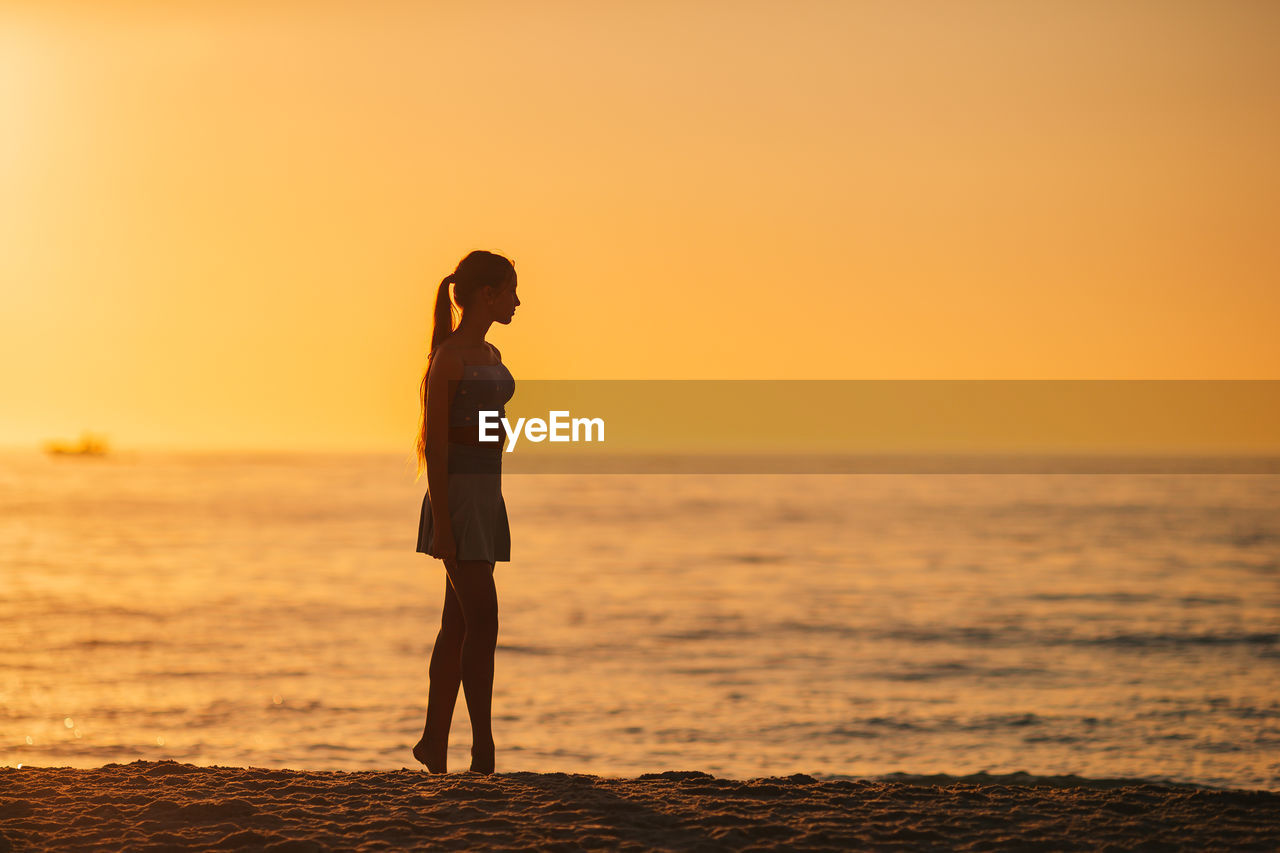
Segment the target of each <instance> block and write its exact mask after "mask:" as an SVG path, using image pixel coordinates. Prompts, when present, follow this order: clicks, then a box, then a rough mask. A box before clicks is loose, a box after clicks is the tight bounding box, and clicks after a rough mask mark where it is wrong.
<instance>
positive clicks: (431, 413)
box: [413, 250, 520, 773]
mask: <svg viewBox="0 0 1280 853" xmlns="http://www.w3.org/2000/svg"><path fill="white" fill-rule="evenodd" d="M450 284H452V285H453V296H454V299H455V300H456V302H457V304H458V306H459V308H460V311H461V315H460V319H459V321H458V327H457V328H456V329H455V328H453V308H452V304H451V302H450V299H449V285H450ZM519 304H520V299H519V298H518V297H517V296H516V271H515V266H514V265H512V263H511V261H509V260H507V259H506V258H504V257H502V256H501V255H496V254H493V253H491V252H484V251H479V250H477V251H474V252H471V253H470V254H468V255H467V256H466V257H465V258H463V259H462V261H461V262H460V263H459V264H458V267H457V269H455V270H454V271H453V273H451V274H450V275H448V276H446V277H445V279H444V280H443V281H441V282H440V289H439V291H438V292H437V293H436V307H435V318H434V328H433V329H432V333H431V354H430V355H429V356H428V357H427V369H426V371H425V372H424V373H423V376H422V387H421V388H420V397H421V402H422V419H421V422H420V424H419V430H418V442H417V457H418V477H421V476H422V472H423V470H424V469H425V470H426V472H427V493H426V495H424V496H423V499H422V515H421V518H420V520H419V524H418V551H420V552H422V553H424V554H428V555H430V556H432V557H435V558H437V559H440V560H443V561H444V567H445V584H444V613H443V615H442V616H441V619H440V633H438V634H437V635H436V642H435V647H434V648H433V649H432V650H431V666H430V678H431V683H430V688H429V690H428V696H427V719H426V724H425V726H424V728H423V732H422V740H420V741H418V743H417V745H416V746H414V748H413V756H414V758H416V759H418V760H419V761H421V762H422V763H423V764H425V765H426V766H427V769H428V770H429V771H431V772H432V773H444V772H445V770H446V760H447V756H448V751H449V724H450V723H451V722H452V720H453V708H454V704H455V703H456V701H457V698H458V686H459V683H461V685H462V688H463V691H464V692H465V694H466V699H467V713H468V715H469V716H470V717H471V735H472V746H471V767H470V769H471V771H472V772H476V773H492V772H493V770H494V744H493V726H492V713H491V706H492V700H493V655H494V649H495V648H496V647H497V642H498V593H497V588H496V587H495V586H494V582H493V568H494V563H495V562H497V561H504V562H506V561H509V560H510V559H511V530H510V527H509V526H508V524H507V506H506V503H505V502H504V501H503V499H502V448H503V444H504V441H505V439H506V435H505V434H504V435H502V437H501V439H499V440H497V441H492V440H490V441H481V440H480V430H479V420H480V418H479V414H480V412H483V411H497V412H498V413H499V415H498V416H499V417H502V416H504V415H505V414H506V410H505V409H504V408H503V404H504V403H506V402H507V401H508V400H510V399H511V396H512V394H514V393H515V379H514V378H512V376H511V374H510V373H509V372H508V371H507V368H506V367H505V366H504V365H503V364H502V353H500V352H499V351H498V348H497V347H495V346H493V344H490V343H487V342H486V341H485V339H484V338H485V334H486V333H487V332H488V331H489V326H491V325H492V324H493V323H495V322H498V323H502V324H503V325H506V324H508V323H510V322H511V318H512V316H513V315H514V314H515V310H516V306H517V305H519ZM491 423H492V422H491ZM499 423H500V422H499ZM498 432H503V430H502V428H501V426H499V427H498ZM489 434H490V435H492V434H493V433H492V432H490V433H489Z"/></svg>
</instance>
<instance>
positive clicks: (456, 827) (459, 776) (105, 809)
mask: <svg viewBox="0 0 1280 853" xmlns="http://www.w3.org/2000/svg"><path fill="white" fill-rule="evenodd" d="M1278 815H1280V793H1276V792H1268V791H1232V790H1209V789H1200V788H1193V787H1183V786H1170V785H1155V784H1147V783H1143V782H1141V781H1136V780H1089V779H1083V778H1079V777H1031V776H1026V775H1024V774H1012V775H1005V776H989V775H985V774H984V775H978V776H967V777H947V776H941V777H940V776H930V777H910V776H895V777H887V778H883V779H872V780H838V781H832V780H827V781H821V780H816V779H814V778H812V777H810V776H807V775H804V774H796V775H793V776H788V777H772V778H759V779H751V780H747V781H739V780H732V779H717V778H715V777H713V776H710V775H708V774H705V773H701V772H697V771H681V772H665V773H660V774H643V775H641V776H639V777H637V778H634V779H622V778H601V777H598V776H589V775H582V774H565V773H499V774H497V775H494V776H488V777H485V776H479V775H475V774H470V773H450V774H446V775H443V776H433V775H430V774H427V773H425V772H421V771H416V770H396V771H367V772H341V771H333V772H304V771H293V770H266V769H257V768H248V769H246V768H239V767H197V766H195V765H191V764H181V763H177V762H173V761H135V762H132V763H130V764H108V765H105V766H103V767H101V768H96V769H87V770H77V769H70V768H58V767H22V768H13V767H6V768H0V833H2V835H3V837H2V838H0V850H4V851H8V850H60V851H71V850H102V849H121V848H128V849H131V850H176V849H191V848H203V849H217V850H281V851H283V850H288V851H307V850H379V849H406V848H427V847H431V848H439V849H479V848H483V849H488V850H533V849H537V850H581V849H587V850H722V849H735V850H740V849H755V850H762V849H786V850H849V849H874V850H929V849H939V850H942V849H946V850H1006V849H1015V848H1016V849H1037V850H1041V849H1043V850H1134V849H1142V850H1201V851H1203V850H1255V849H1256V850H1274V849H1276V848H1277V847H1278V846H1280V818H1278V817H1277V816H1278Z"/></svg>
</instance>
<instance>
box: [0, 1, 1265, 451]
mask: <svg viewBox="0 0 1280 853" xmlns="http://www.w3.org/2000/svg"><path fill="white" fill-rule="evenodd" d="M1278 44H1280V5H1277V4H1275V3H1268V2H1225V3H1223V2H1200V3H1187V2H1175V0H1158V2H1154V1H1153V2H1118V3H1093V2H1083V3H1082V2H1022V0H1010V2H972V3H953V2H945V1H944V0H939V2H899V0H893V2H883V3H861V2H852V0H850V2H837V0H830V2H794V0H789V2H773V3H755V2H706V1H705V0H699V1H698V2H689V0H682V2H644V3H632V4H622V3H599V2H543V3H524V2H507V3H493V2H475V3H470V2H469V3H408V2H406V3H374V2H370V3H348V4H338V3H322V2H276V3H258V2H255V3H242V2H180V3H169V2H160V0H155V1H154V2H113V3H92V2H74V3H73V2H58V0H42V2H31V3H25V2H24V3H14V2H0V116H2V117H3V123H4V133H3V134H0V445H6V446H31V447H34V446H37V445H38V444H39V442H41V441H42V440H44V439H46V438H52V437H61V438H73V437H75V436H76V435H78V434H79V433H80V432H81V430H84V429H88V430H94V431H98V432H102V433H105V434H107V435H108V436H109V437H110V438H111V440H112V441H113V442H114V443H115V444H116V445H118V446H121V447H167V448H187V447H190V448H198V447H254V448H288V447H297V448H304V449H352V450H364V449H377V450H402V449H405V448H407V447H408V446H409V445H410V444H411V442H412V437H413V432H414V428H415V426H416V423H417V405H418V401H417V386H418V381H419V379H420V377H421V371H422V368H423V364H424V359H425V356H426V351H427V346H428V339H429V336H430V316H431V306H432V304H433V300H434V295H435V291H436V288H437V286H438V285H439V282H440V279H441V278H442V277H443V276H445V275H446V274H447V273H449V272H450V271H451V270H452V269H453V268H454V266H455V265H456V264H457V262H458V260H459V259H460V258H461V257H462V256H463V255H464V254H466V253H467V252H468V251H470V250H471V249H475V248H483V249H489V250H492V251H496V252H500V253H503V254H506V255H507V256H508V257H510V258H512V259H513V260H514V262H515V264H516V269H517V271H518V274H519V277H520V297H521V300H522V301H523V303H524V304H523V305H522V307H521V310H520V311H519V313H518V314H517V315H516V318H515V321H514V322H513V323H512V325H511V326H509V327H495V329H494V330H493V332H492V333H491V335H490V340H491V341H492V342H494V343H495V344H496V345H497V346H498V347H500V348H501V350H502V352H503V357H504V360H505V361H506V363H507V364H508V366H509V367H510V368H511V370H512V372H513V373H514V374H515V376H516V379H517V382H519V380H520V379H522V378H526V379H575V378H577V379H609V378H617V379H676V378H689V379H695V378H696V379H786V378H796V379H891V378H894V379H906V378H911V379H959V378H967V379H1001V378H1008V379H1104V378H1116V379H1120V378H1125V379H1275V378H1280V335H1278V334H1277V332H1276V330H1277V325H1278V324H1277V317H1278V316H1280V234H1277V223H1280V158H1277V156H1276V152H1277V151H1280V50H1277V49H1276V46H1277V45H1278Z"/></svg>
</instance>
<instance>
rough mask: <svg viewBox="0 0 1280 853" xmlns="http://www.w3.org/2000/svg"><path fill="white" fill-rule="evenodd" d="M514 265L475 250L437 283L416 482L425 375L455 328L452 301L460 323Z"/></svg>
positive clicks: (422, 463)
mask: <svg viewBox="0 0 1280 853" xmlns="http://www.w3.org/2000/svg"><path fill="white" fill-rule="evenodd" d="M515 270H516V268H515V265H514V264H513V263H511V261H509V260H507V259H506V258H504V257H503V256H502V255H496V254H494V253H493V252H486V251H484V250H482V249H476V250H475V251H474V252H471V253H470V254H468V255H467V256H466V257H465V258H463V259H462V260H461V261H459V262H458V266H457V268H456V269H454V271H453V272H451V273H449V274H448V275H447V276H445V277H444V279H443V280H441V282H440V288H439V289H438V290H437V291H436V307H435V314H434V315H433V319H432V325H431V352H430V353H428V354H427V367H426V369H425V370H423V372H422V385H421V387H420V388H419V389H418V400H419V402H420V403H421V409H420V415H419V419H418V441H417V453H416V455H417V460H418V473H417V476H416V477H415V478H414V481H415V482H416V481H417V479H418V478H420V477H421V476H422V472H424V471H425V470H426V469H427V374H429V373H430V372H431V359H432V358H433V357H434V356H435V354H436V350H437V349H439V348H440V345H441V344H442V343H444V342H445V341H446V340H447V339H448V338H449V336H450V335H452V334H453V333H454V331H455V329H456V328H457V327H456V326H454V324H453V314H454V309H453V303H454V302H457V304H458V322H459V323H461V322H462V312H464V311H466V309H467V306H468V305H470V304H471V303H472V302H473V301H474V300H475V297H476V294H477V293H479V292H480V288H482V287H501V286H502V284H503V282H505V281H506V280H507V279H508V278H510V277H511V276H512V274H513V273H515ZM450 284H452V285H453V300H452V301H451V300H450V299H449V285H450Z"/></svg>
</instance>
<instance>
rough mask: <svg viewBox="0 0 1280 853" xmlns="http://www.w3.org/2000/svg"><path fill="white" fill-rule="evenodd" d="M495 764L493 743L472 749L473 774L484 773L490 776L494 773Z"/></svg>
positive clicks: (471, 768) (471, 769)
mask: <svg viewBox="0 0 1280 853" xmlns="http://www.w3.org/2000/svg"><path fill="white" fill-rule="evenodd" d="M494 763H495V760H494V747H493V742H492V741H490V742H489V743H488V744H483V745H479V746H473V747H471V767H470V768H469V769H470V771H471V772H472V773H483V774H485V775H486V776H488V775H489V774H491V773H493V767H494Z"/></svg>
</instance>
